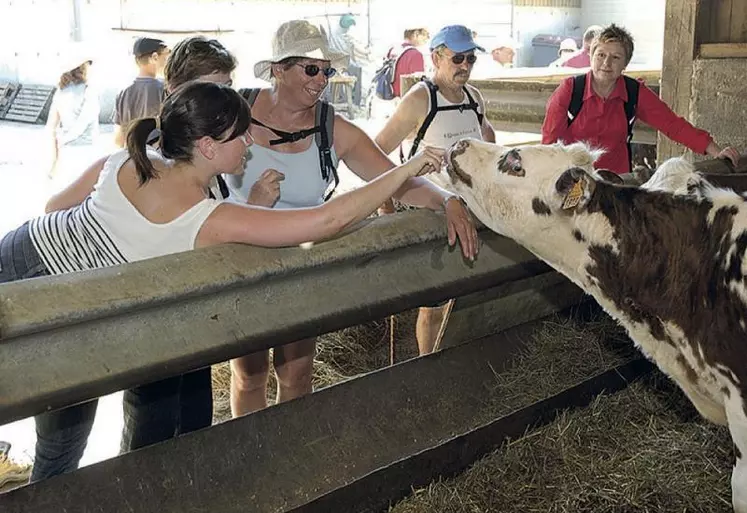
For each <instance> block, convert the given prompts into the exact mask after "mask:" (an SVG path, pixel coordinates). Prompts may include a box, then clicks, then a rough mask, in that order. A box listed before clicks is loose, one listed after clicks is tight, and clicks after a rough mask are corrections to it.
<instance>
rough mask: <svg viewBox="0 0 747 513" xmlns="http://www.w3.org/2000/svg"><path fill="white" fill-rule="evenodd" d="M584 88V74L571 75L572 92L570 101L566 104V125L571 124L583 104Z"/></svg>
mask: <svg viewBox="0 0 747 513" xmlns="http://www.w3.org/2000/svg"><path fill="white" fill-rule="evenodd" d="M585 90H586V75H576V76H575V77H573V92H572V93H571V103H570V104H569V105H568V126H571V123H573V120H574V119H576V116H578V113H579V112H581V107H582V106H583V104H584V91H585Z"/></svg>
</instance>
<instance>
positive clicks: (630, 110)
mask: <svg viewBox="0 0 747 513" xmlns="http://www.w3.org/2000/svg"><path fill="white" fill-rule="evenodd" d="M623 78H624V79H625V90H626V91H627V93H628V101H626V102H625V119H627V120H628V126H629V127H631V128H630V130H631V131H632V126H633V122H634V121H635V111H636V107H638V91H639V90H640V87H641V84H640V82H638V81H637V80H636V79H634V78H630V77H628V76H625V75H623Z"/></svg>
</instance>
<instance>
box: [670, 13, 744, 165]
mask: <svg viewBox="0 0 747 513" xmlns="http://www.w3.org/2000/svg"><path fill="white" fill-rule="evenodd" d="M664 41H665V43H664V59H663V63H662V82H661V97H662V99H663V100H664V101H665V102H666V103H667V104H668V105H669V106H670V107H671V108H672V110H674V111H675V112H676V113H677V114H679V115H680V116H682V117H684V118H686V119H689V120H691V121H692V120H693V119H694V118H698V117H699V116H698V114H699V113H700V111H703V112H707V111H709V110H712V111H719V112H728V111H729V110H730V108H731V109H733V108H734V107H737V106H738V103H739V102H738V101H736V100H733V99H732V98H731V97H734V98H737V100H738V99H739V97H740V96H741V95H742V94H747V90H740V91H729V94H728V95H721V94H718V84H712V83H711V82H712V80H711V79H710V78H709V75H708V74H707V73H706V74H703V73H701V74H700V75H699V78H698V80H699V81H700V82H698V81H694V80H693V73H694V70H695V68H696V66H695V65H696V63H697V64H698V67H699V69H703V68H704V66H702V64H706V63H707V62H708V61H711V60H712V59H721V61H718V62H721V63H722V64H719V66H721V67H724V68H726V69H729V68H733V69H735V70H736V69H740V68H742V65H743V64H744V62H746V61H745V59H747V0H667V5H666V17H665V24H664ZM732 59H735V60H736V62H737V63H738V65H737V66H734V61H732ZM711 62H715V61H711ZM705 68H709V66H705ZM711 68H712V67H711ZM735 73H736V71H735ZM703 88H707V89H709V90H711V89H714V88H715V89H716V91H715V93H716V94H712V95H709V99H708V101H704V100H703V99H702V98H699V102H698V104H697V106H696V108H697V110H698V112H694V111H693V109H694V104H693V95H697V94H698V93H699V92H700V90H701V89H703ZM745 89H747V86H745ZM710 92H711V93H714V91H713V90H711V91H710ZM708 102H711V104H712V105H708ZM719 102H721V103H724V102H727V103H730V105H721V104H719ZM734 102H736V103H734ZM732 117H733V116H732ZM742 122H743V120H742V119H739V120H734V119H724V120H723V123H724V128H728V127H726V125H728V124H730V123H742ZM700 128H704V129H706V130H709V131H710V132H711V134H712V135H713V136H714V138H715V139H716V141H717V142H720V143H721V144H722V145H723V144H724V143H725V142H726V143H729V141H723V140H719V139H720V138H719V131H720V127H719V126H713V127H700ZM731 132H733V131H732V130H730V129H729V130H724V134H723V135H724V137H722V138H721V139H725V138H726V134H730V133H731ZM739 149H740V150H741V151H743V152H744V151H745V150H746V149H745V148H739ZM683 151H684V148H683V147H682V146H680V145H678V144H677V143H673V142H672V141H670V140H669V139H667V138H666V137H665V136H663V135H661V134H659V138H658V152H657V160H658V161H659V162H662V161H663V160H665V159H667V158H670V157H674V156H679V155H682V153H683Z"/></svg>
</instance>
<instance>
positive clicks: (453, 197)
mask: <svg viewBox="0 0 747 513" xmlns="http://www.w3.org/2000/svg"><path fill="white" fill-rule="evenodd" d="M453 199H455V200H458V201H459V202H460V203H461V204H462V205H464V200H463V199H462V197H461V196H459V195H458V194H449V195H448V196H446V198H445V199H444V202H443V203H441V207H442V208H443V210H444V212H446V205H447V204H448V203H449V201H451V200H453Z"/></svg>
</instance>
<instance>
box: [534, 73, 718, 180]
mask: <svg viewBox="0 0 747 513" xmlns="http://www.w3.org/2000/svg"><path fill="white" fill-rule="evenodd" d="M572 92H573V77H569V78H567V79H565V80H563V82H561V84H560V86H558V88H557V89H556V90H555V92H554V93H553V94H552V96H551V97H550V101H549V102H548V104H547V110H546V113H545V121H544V122H543V123H542V143H543V144H551V143H554V142H557V141H563V142H564V143H566V144H568V143H572V142H576V141H586V142H587V143H588V144H589V145H591V146H592V147H594V148H602V149H604V150H605V153H604V155H602V156H601V157H600V158H599V160H597V161H596V163H595V164H594V167H596V168H598V169H609V170H611V171H614V172H615V173H618V174H622V173H628V172H630V160H629V158H628V149H627V143H626V139H627V136H628V124H627V120H626V119H625V108H624V106H623V105H624V103H625V102H626V101H627V100H628V92H627V91H626V89H625V80H624V79H623V77H620V78H618V79H617V84H616V85H615V89H614V90H613V91H612V94H610V95H609V97H608V98H607V99H606V100H605V99H603V98H601V97H600V96H599V95H597V94H596V93H595V92H594V90H593V89H592V87H591V72H589V73H587V75H586V89H585V90H584V101H583V106H582V107H581V112H579V113H578V116H576V119H575V120H574V121H573V123H572V124H571V126H568V106H569V105H570V103H571V94H572ZM636 118H637V119H639V120H641V121H643V122H644V123H646V124H647V125H650V126H651V127H653V128H655V129H656V130H658V131H660V132H662V133H663V134H664V135H666V136H667V137H669V138H670V139H672V140H673V141H676V142H678V143H680V144H683V145H685V146H687V147H688V148H690V149H691V150H693V151H695V152H697V153H705V150H706V147H707V146H708V145H709V144H710V142H711V141H712V139H711V136H710V134H708V132H706V131H704V130H700V129H698V128H695V127H694V126H693V125H691V124H690V123H688V122H687V120H685V119H683V118H681V117H679V116H678V115H677V114H675V113H674V112H672V109H670V108H669V107H668V106H667V104H666V103H664V102H663V101H662V100H661V99H660V98H659V97H658V96H657V95H656V93H654V92H653V91H652V90H651V89H649V88H648V87H646V86H645V85H644V84H643V83H642V82H641V87H640V90H639V92H638V106H637V108H636Z"/></svg>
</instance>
